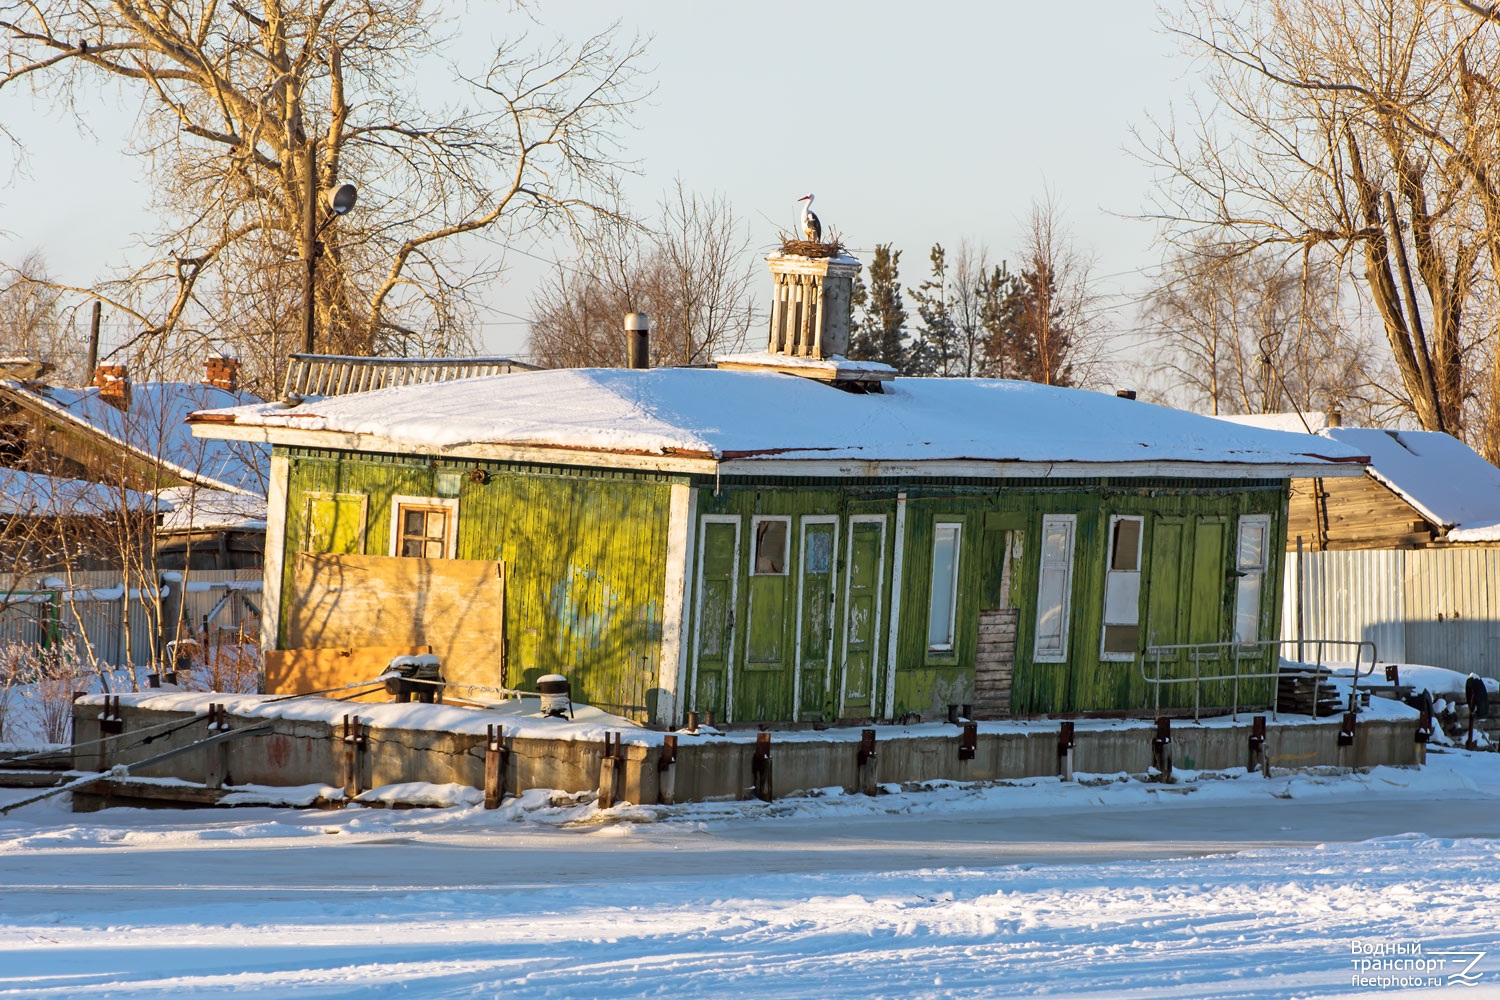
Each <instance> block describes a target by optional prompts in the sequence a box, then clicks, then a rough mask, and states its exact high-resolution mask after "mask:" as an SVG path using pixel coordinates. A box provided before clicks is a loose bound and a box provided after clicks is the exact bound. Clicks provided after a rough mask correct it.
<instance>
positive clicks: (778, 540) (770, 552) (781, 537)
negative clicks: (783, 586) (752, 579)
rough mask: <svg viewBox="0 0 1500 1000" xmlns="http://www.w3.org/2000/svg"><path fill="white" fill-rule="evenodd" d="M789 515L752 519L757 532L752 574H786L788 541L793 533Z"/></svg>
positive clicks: (754, 529)
mask: <svg viewBox="0 0 1500 1000" xmlns="http://www.w3.org/2000/svg"><path fill="white" fill-rule="evenodd" d="M791 525H792V519H791V518H789V517H757V518H754V519H753V521H752V530H753V531H754V532H755V556H754V558H755V562H754V564H753V565H752V566H751V568H750V574H751V575H752V576H785V575H786V543H787V537H788V536H789V535H790V534H791Z"/></svg>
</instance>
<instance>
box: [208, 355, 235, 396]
mask: <svg viewBox="0 0 1500 1000" xmlns="http://www.w3.org/2000/svg"><path fill="white" fill-rule="evenodd" d="M203 384H204V385H211V386H213V387H214V388H215V389H223V390H224V391H226V392H236V391H238V390H239V387H240V359H239V358H229V357H223V356H221V355H218V354H210V355H209V357H208V364H207V365H206V366H205V367H204V370H203Z"/></svg>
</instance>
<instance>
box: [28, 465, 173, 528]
mask: <svg viewBox="0 0 1500 1000" xmlns="http://www.w3.org/2000/svg"><path fill="white" fill-rule="evenodd" d="M170 507H171V503H170V502H169V501H156V500H153V499H152V497H151V494H149V493H138V492H136V491H135V490H127V489H119V488H115V487H110V486H105V485H103V484H101V483H90V482H86V481H84V480H82V479H63V478H61V477H58V476H45V475H42V474H40V473H35V472H22V471H21V470H20V469H6V468H0V516H4V517H78V516H82V517H105V516H111V515H114V514H117V513H119V512H120V511H121V510H122V509H125V510H131V511H148V510H152V509H153V508H154V509H157V510H167V509H169V508H170Z"/></svg>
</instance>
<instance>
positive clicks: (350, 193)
mask: <svg viewBox="0 0 1500 1000" xmlns="http://www.w3.org/2000/svg"><path fill="white" fill-rule="evenodd" d="M305 155H306V162H305V171H306V172H305V176H306V178H307V198H306V201H305V203H304V204H303V206H302V245H303V246H304V247H305V248H306V249H305V251H304V252H305V253H306V255H307V259H306V261H305V264H306V266H307V273H306V277H305V279H304V281H303V285H302V353H303V354H311V353H312V351H313V313H314V311H315V310H314V301H315V299H316V297H317V291H316V289H317V282H318V257H319V256H321V254H322V253H323V247H322V245H321V244H319V243H318V237H319V236H320V235H321V234H322V232H323V230H324V229H325V228H327V226H328V223H330V222H332V221H333V220H334V219H336V218H338V217H339V216H341V215H344V214H346V213H347V212H348V211H349V210H350V209H351V208H353V207H354V203H355V202H356V201H358V200H359V191H358V190H356V189H355V187H354V185H353V184H340V185H339V186H338V187H336V188H330V189H329V190H328V191H326V192H323V195H324V198H325V199H326V200H327V203H328V208H329V210H330V211H332V213H333V214H332V215H330V216H329V217H328V218H327V219H325V220H324V221H323V225H321V226H320V225H318V194H319V192H318V143H317V140H316V139H309V140H308V142H307V149H306V153H305Z"/></svg>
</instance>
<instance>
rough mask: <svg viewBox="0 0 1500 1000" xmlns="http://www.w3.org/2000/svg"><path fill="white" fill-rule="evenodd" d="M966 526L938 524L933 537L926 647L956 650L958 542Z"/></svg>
mask: <svg viewBox="0 0 1500 1000" xmlns="http://www.w3.org/2000/svg"><path fill="white" fill-rule="evenodd" d="M962 530H963V525H961V524H957V523H945V524H938V525H936V526H935V527H934V528H933V535H932V590H931V592H930V597H929V600H928V603H927V608H928V611H927V648H928V649H932V650H938V651H943V652H946V651H949V650H951V649H953V618H954V614H955V611H956V609H957V606H958V543H959V539H960V537H961V535H962Z"/></svg>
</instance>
